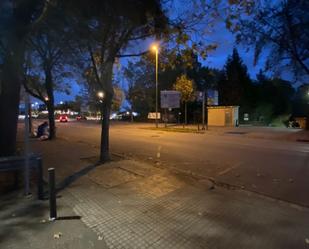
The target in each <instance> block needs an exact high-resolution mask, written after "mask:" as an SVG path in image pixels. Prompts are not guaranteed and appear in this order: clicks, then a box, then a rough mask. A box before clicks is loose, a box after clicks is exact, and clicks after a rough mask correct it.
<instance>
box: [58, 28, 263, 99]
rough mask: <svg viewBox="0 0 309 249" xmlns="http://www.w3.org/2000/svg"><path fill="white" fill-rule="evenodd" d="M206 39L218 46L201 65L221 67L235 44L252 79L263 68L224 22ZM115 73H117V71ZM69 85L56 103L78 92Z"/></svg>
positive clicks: (71, 97)
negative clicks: (68, 88)
mask: <svg viewBox="0 0 309 249" xmlns="http://www.w3.org/2000/svg"><path fill="white" fill-rule="evenodd" d="M207 40H209V41H211V42H214V43H216V44H218V47H217V49H216V50H214V51H212V52H210V53H209V55H208V57H207V59H206V60H201V59H200V62H201V63H202V64H203V65H205V66H208V67H211V68H218V69H221V68H222V67H223V66H224V64H225V62H226V60H227V57H228V56H229V55H230V54H231V53H232V50H233V47H234V46H236V47H237V49H238V51H239V54H240V56H241V58H242V59H243V61H244V63H245V64H246V65H247V67H248V72H249V74H250V76H251V77H252V78H253V79H255V77H256V74H257V73H258V71H259V70H260V69H262V68H263V65H264V60H263V57H262V58H261V60H260V61H259V63H258V65H256V66H254V65H253V48H251V49H250V50H248V49H247V48H244V47H242V46H240V45H237V44H235V38H234V36H233V34H232V33H231V32H229V31H228V30H227V29H226V28H225V24H224V23H223V22H219V23H218V24H217V25H216V26H215V27H214V29H213V32H212V33H211V34H209V36H208V37H207ZM144 46H145V49H147V46H148V43H147V44H144ZM122 63H123V64H126V61H125V60H122ZM115 73H116V74H117V72H115ZM116 77H117V75H116ZM122 82H124V81H122ZM120 83H121V82H120ZM71 85H72V90H71V94H70V95H66V94H65V93H56V95H55V99H56V103H59V102H60V101H66V100H73V99H74V97H75V95H77V94H79V92H80V86H79V85H78V84H76V83H75V82H74V81H72V82H71ZM124 85H125V83H124ZM124 87H125V86H124Z"/></svg>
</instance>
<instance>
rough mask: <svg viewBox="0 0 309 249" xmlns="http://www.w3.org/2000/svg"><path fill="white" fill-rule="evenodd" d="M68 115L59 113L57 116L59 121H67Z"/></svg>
mask: <svg viewBox="0 0 309 249" xmlns="http://www.w3.org/2000/svg"><path fill="white" fill-rule="evenodd" d="M68 121H69V119H68V116H67V115H60V116H59V122H68Z"/></svg>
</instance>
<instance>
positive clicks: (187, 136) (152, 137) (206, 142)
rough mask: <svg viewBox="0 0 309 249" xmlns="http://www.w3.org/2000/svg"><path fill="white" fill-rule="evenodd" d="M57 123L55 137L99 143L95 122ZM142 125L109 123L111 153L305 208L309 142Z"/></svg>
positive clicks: (308, 203) (308, 195)
mask: <svg viewBox="0 0 309 249" xmlns="http://www.w3.org/2000/svg"><path fill="white" fill-rule="evenodd" d="M146 126H147V125H146ZM148 126H149V125H148ZM57 127H58V136H59V137H63V138H65V139H68V140H70V141H72V142H81V143H88V144H90V145H92V146H99V142H100V126H99V125H98V124H95V123H91V122H69V123H61V124H60V123H59V124H57ZM143 127H145V124H134V125H132V124H128V123H115V124H112V125H111V128H110V150H111V152H112V153H118V154H124V155H126V156H130V157H133V158H137V159H139V160H147V161H151V162H153V163H157V164H160V165H161V166H162V167H174V168H177V169H180V170H182V171H187V172H193V173H194V174H197V175H201V176H204V177H209V178H212V179H214V180H215V181H216V182H218V183H226V184H229V185H234V186H239V187H241V188H244V189H247V190H250V191H254V192H258V193H261V194H264V195H267V196H271V197H274V198H278V199H282V200H285V201H289V202H292V203H296V204H300V205H304V206H308V207H309V183H308V179H309V156H308V155H309V145H308V143H300V142H289V141H280V140H269V139H256V138H248V137H244V136H243V135H242V134H224V135H222V134H221V135H218V134H216V133H212V132H209V133H207V132H206V133H205V134H195V133H179V132H166V131H156V130H148V129H143Z"/></svg>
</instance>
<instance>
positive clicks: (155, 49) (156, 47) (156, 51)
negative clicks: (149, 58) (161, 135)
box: [152, 45, 159, 128]
mask: <svg viewBox="0 0 309 249" xmlns="http://www.w3.org/2000/svg"><path fill="white" fill-rule="evenodd" d="M152 50H154V51H155V53H156V128H158V50H159V48H158V46H157V45H153V46H152Z"/></svg>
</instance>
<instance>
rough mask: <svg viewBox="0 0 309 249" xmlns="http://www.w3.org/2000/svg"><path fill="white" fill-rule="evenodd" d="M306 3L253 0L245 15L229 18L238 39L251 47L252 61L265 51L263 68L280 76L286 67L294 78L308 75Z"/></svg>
mask: <svg viewBox="0 0 309 249" xmlns="http://www.w3.org/2000/svg"><path fill="white" fill-rule="evenodd" d="M308 12H309V2H308V1H306V0H280V1H257V2H256V3H255V4H254V5H251V9H250V13H249V16H243V17H240V16H238V18H235V19H233V22H234V25H233V26H231V29H232V30H233V31H234V32H235V33H236V35H237V40H238V42H241V43H243V44H245V45H248V46H249V47H251V46H254V48H255V63H256V62H257V61H258V60H259V58H260V55H261V54H262V53H264V54H267V60H266V69H267V70H270V71H273V72H275V74H276V75H280V74H281V73H282V72H284V70H285V69H290V70H292V72H293V73H294V76H295V77H297V78H302V77H306V78H308V76H309V60H308V58H309V48H308V44H309V29H308V23H309V16H308Z"/></svg>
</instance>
